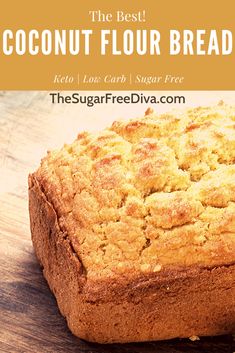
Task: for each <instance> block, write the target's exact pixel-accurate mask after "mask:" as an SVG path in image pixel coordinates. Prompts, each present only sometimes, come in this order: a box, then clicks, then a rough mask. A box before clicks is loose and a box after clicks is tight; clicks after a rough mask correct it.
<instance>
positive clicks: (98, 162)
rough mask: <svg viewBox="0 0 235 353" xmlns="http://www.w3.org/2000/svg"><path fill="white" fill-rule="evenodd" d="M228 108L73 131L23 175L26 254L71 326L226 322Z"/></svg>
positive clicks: (124, 336) (199, 327)
mask: <svg viewBox="0 0 235 353" xmlns="http://www.w3.org/2000/svg"><path fill="white" fill-rule="evenodd" d="M234 162H235V108H234V107H228V106H225V105H223V104H219V105H218V106H215V107H209V108H196V109H192V110H188V111H187V112H186V113H184V114H183V113H177V114H174V115H172V114H164V115H160V116H158V115H155V114H154V113H153V112H152V111H151V110H150V109H148V110H147V112H146V115H145V117H143V118H138V119H133V120H130V121H127V122H124V121H123V122H114V123H113V125H112V126H111V127H110V128H108V129H106V130H104V131H102V132H100V133H97V134H89V133H87V132H84V133H81V134H79V135H78V137H77V139H76V140H75V141H74V142H73V143H72V144H71V145H65V146H64V147H63V148H62V149H61V150H59V151H53V152H49V153H48V155H47V156H46V157H45V158H44V159H43V160H42V162H41V166H40V167H39V169H38V170H37V171H36V172H35V173H33V174H32V175H30V176H29V211H30V222H31V232H32V240H33V244H34V248H35V251H36V254H37V257H38V259H39V261H40V263H41V265H42V267H43V272H44V275H45V277H46V279H47V281H48V284H49V286H50V288H51V290H52V291H53V293H54V295H55V297H56V299H57V302H58V306H59V308H60V311H61V313H62V314H63V315H64V316H65V317H66V319H67V322H68V325H69V327H70V329H71V331H72V332H73V333H74V334H75V335H77V336H79V337H81V338H83V339H86V340H88V341H96V342H103V343H111V342H130V341H146V340H162V339H169V338H173V337H189V336H193V335H198V336H200V335H218V334H225V333H232V332H235V164H234Z"/></svg>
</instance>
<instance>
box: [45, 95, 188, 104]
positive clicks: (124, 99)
mask: <svg viewBox="0 0 235 353" xmlns="http://www.w3.org/2000/svg"><path fill="white" fill-rule="evenodd" d="M49 96H50V98H51V102H52V103H53V104H85V105H86V106H87V107H93V106H94V105H96V104H108V103H111V104H137V103H144V104H176V103H178V104H184V103H185V97H184V96H179V95H175V96H160V97H156V96H154V95H144V94H143V93H130V94H127V95H125V96H123V95H114V94H113V93H104V94H101V95H82V94H80V93H72V94H69V95H64V94H61V93H59V92H55V93H49Z"/></svg>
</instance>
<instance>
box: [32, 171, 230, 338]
mask: <svg viewBox="0 0 235 353" xmlns="http://www.w3.org/2000/svg"><path fill="white" fill-rule="evenodd" d="M29 211H30V227H31V234H32V242H33V246H34V249H35V252H36V255H37V258H38V260H39V262H40V264H41V265H42V267H43V273H44V276H45V278H46V280H47V282H48V284H49V287H50V289H51V290H52V292H53V293H54V295H55V297H56V300H57V303H58V306H59V309H60V312H61V313H62V315H63V316H65V318H66V320H67V322H68V326H69V328H70V329H71V331H72V332H73V334H74V335H76V336H78V337H80V338H82V339H85V340H87V341H92V342H99V343H114V342H119V343H125V342H140V341H151V340H164V339H170V338H175V337H190V336H193V335H196V336H210V335H220V334H228V333H233V332H235V265H234V264H228V265H227V266H218V267H216V268H194V269H189V270H184V271H181V272H180V271H178V272H177V271H175V272H174V271H171V272H170V273H168V275H165V277H164V274H163V275H162V274H152V275H151V276H150V277H148V276H145V277H144V278H139V279H138V278H131V277H130V279H129V280H128V277H127V279H125V280H123V281H122V279H120V282H119V283H117V280H113V281H112V280H111V279H107V280H106V281H102V280H98V279H97V281H94V280H91V279H89V278H87V277H86V272H85V270H84V268H83V266H82V263H81V261H80V260H79V257H78V255H77V254H76V252H75V251H74V250H73V247H72V244H71V242H70V239H69V237H68V235H67V234H66V233H65V232H63V231H62V230H61V229H60V227H59V225H58V221H57V215H56V212H55V210H54V208H53V206H52V204H51V203H50V202H48V200H47V198H46V196H45V194H44V193H43V190H42V189H41V187H40V185H39V183H38V181H37V180H36V178H35V177H34V176H33V175H31V176H29ZM160 272H162V271H160ZM162 276H163V277H162Z"/></svg>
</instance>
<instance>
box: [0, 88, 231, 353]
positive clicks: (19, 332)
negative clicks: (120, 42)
mask: <svg viewBox="0 0 235 353" xmlns="http://www.w3.org/2000/svg"><path fill="white" fill-rule="evenodd" d="M217 95H218V98H221V95H220V94H219V93H217ZM224 95H225V94H224ZM231 96H232V94H231V93H227V96H226V97H225V98H226V99H227V98H228V99H230V98H232V99H233V98H234V93H233V96H232V97H231ZM206 97H207V98H206V99H207V100H209V101H210V100H211V99H212V98H211V97H209V96H208V94H207V96H206ZM197 100H198V94H195V95H194V96H192V98H191V102H192V103H193V104H195V102H196V101H197ZM212 100H215V97H213V99H212ZM189 105H190V102H189ZM125 109H126V107H125V106H121V107H117V108H116V107H113V106H110V105H109V106H103V107H102V106H101V107H97V108H95V109H94V108H92V109H90V108H85V107H78V106H53V105H52V104H51V103H50V100H49V97H48V93H47V92H0V352H7V353H19V352H33V353H41V352H43V353H44V352H46V353H47V352H66V353H67V352H87V353H88V352H89V353H95V352H96V353H101V352H102V353H108V352H115V353H120V352H125V353H128V352H130V353H135V352H143V353H144V352H146V353H147V352H149V353H150V352H151V353H153V352H159V353H176V352H177V353H179V352H182V353H183V352H191V353H196V352H208V353H213V352H214V353H215V352H216V353H218V352H221V353H232V352H233V351H235V347H234V341H233V339H232V336H225V337H214V338H203V339H201V340H200V341H196V342H191V341H190V340H173V341H169V342H156V343H143V344H129V345H112V346H100V345H95V344H89V343H86V342H84V341H81V340H79V339H77V338H75V337H74V336H73V335H72V334H71V333H70V332H69V330H68V329H67V326H66V322H65V320H64V318H63V317H62V316H61V315H60V314H59V312H58V309H57V306H56V302H55V299H54V297H53V296H52V294H51V292H50V291H49V289H48V287H47V284H46V282H45V280H44V278H43V276H42V272H41V269H40V267H39V265H38V263H37V260H36V258H35V256H34V253H33V249H32V244H31V240H30V230H29V219H28V209H27V207H28V201H27V175H28V173H29V172H30V171H32V170H34V169H35V168H36V166H37V165H38V163H39V161H40V158H41V157H42V156H43V155H44V154H45V153H46V150H47V149H48V148H54V147H57V146H60V145H62V144H63V142H64V141H71V140H72V139H73V138H74V137H75V136H76V133H77V132H78V131H79V130H81V129H84V128H85V129H90V130H93V129H97V127H99V128H101V127H102V126H105V125H107V124H110V123H111V121H112V120H113V118H116V117H118V116H122V115H124V112H125ZM145 109H146V107H145V106H141V107H140V106H135V107H134V108H133V109H132V115H133V116H134V115H135V114H136V113H137V112H138V113H137V115H138V114H141V112H144V110H145ZM159 109H160V108H159ZM161 109H162V108H161ZM164 109H167V107H166V108H164ZM168 109H169V107H168Z"/></svg>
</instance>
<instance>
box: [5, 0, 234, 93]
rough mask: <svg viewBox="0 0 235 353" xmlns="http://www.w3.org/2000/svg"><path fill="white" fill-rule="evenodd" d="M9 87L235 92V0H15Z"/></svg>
mask: <svg viewBox="0 0 235 353" xmlns="http://www.w3.org/2000/svg"><path fill="white" fill-rule="evenodd" d="M1 7H2V9H1V13H0V71H1V80H0V89H2V90H55V91H56V90H234V89H235V80H234V76H235V74H234V63H235V48H234V38H235V21H234V10H235V8H234V7H235V6H234V1H232V0H224V1H223V2H215V1H212V0H208V1H202V0H198V1H197V2H190V1H186V0H178V1H177V2H173V1H152V0H151V1H150V0H145V1H135V2H130V1H129V2H128V1H123V0H120V1H115V2H114V1H113V2H107V1H105V0H101V1H99V2H97V1H94V0H92V1H87V2H82V1H75V0H74V1H71V0H68V1H67V2H65V3H63V4H62V3H59V2H58V1H57V2H56V1H50V2H48V1H45V0H41V1H40V2H38V3H35V2H29V1H26V0H22V1H20V2H13V1H8V2H5V4H4V5H2V6H1Z"/></svg>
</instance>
